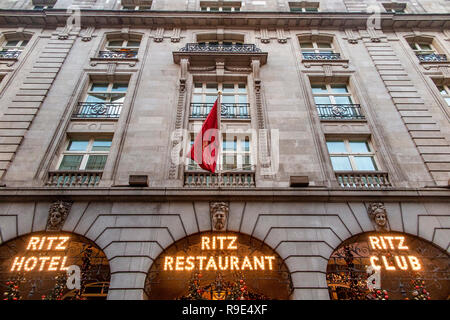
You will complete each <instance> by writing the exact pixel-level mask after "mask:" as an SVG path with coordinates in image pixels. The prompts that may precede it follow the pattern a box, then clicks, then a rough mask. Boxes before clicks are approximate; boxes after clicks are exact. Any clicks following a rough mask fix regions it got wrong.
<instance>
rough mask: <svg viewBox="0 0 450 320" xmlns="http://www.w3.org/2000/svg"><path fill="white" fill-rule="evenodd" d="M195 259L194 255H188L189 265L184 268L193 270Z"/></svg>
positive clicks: (187, 262) (187, 261)
mask: <svg viewBox="0 0 450 320" xmlns="http://www.w3.org/2000/svg"><path fill="white" fill-rule="evenodd" d="M194 260H195V258H194V257H187V258H186V264H187V265H188V266H185V267H184V269H185V270H187V271H191V270H192V269H194Z"/></svg>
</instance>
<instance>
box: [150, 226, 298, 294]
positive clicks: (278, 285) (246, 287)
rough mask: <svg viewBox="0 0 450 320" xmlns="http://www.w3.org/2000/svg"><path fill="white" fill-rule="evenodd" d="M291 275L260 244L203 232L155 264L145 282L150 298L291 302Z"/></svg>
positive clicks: (174, 247) (181, 242)
mask: <svg viewBox="0 0 450 320" xmlns="http://www.w3.org/2000/svg"><path fill="white" fill-rule="evenodd" d="M291 292H292V283H291V279H290V274H289V272H288V269H287V267H286V266H285V264H284V262H283V260H282V259H281V258H280V257H279V256H278V255H277V254H276V253H275V252H274V251H273V250H272V249H271V248H269V247H268V246H267V245H265V244H264V243H262V242H261V241H259V240H256V239H254V238H251V237H249V236H246V235H242V234H236V233H228V232H227V233H221V232H219V233H212V232H204V233H200V234H195V235H192V236H189V237H186V238H184V239H182V240H179V241H177V242H176V243H174V244H173V245H171V246H170V247H169V248H167V249H166V250H164V252H163V253H161V254H160V255H159V257H158V258H157V259H156V260H155V261H154V263H153V265H152V267H151V268H150V270H149V273H148V275H147V279H146V283H145V293H146V295H147V298H148V299H151V300H152V299H159V300H160V299H163V300H172V299H182V300H205V299H206V300H259V299H288V298H289V296H290V294H291Z"/></svg>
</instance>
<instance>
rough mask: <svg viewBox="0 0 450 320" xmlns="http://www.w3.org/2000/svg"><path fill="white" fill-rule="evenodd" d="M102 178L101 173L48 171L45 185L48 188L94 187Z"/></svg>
mask: <svg viewBox="0 0 450 320" xmlns="http://www.w3.org/2000/svg"><path fill="white" fill-rule="evenodd" d="M101 178H102V171H49V173H48V179H47V181H46V183H45V185H46V186H48V187H56V188H70V187H96V186H98V184H99V182H100V179H101Z"/></svg>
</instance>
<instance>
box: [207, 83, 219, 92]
mask: <svg viewBox="0 0 450 320" xmlns="http://www.w3.org/2000/svg"><path fill="white" fill-rule="evenodd" d="M206 92H217V83H207V84H206Z"/></svg>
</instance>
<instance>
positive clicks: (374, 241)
mask: <svg viewBox="0 0 450 320" xmlns="http://www.w3.org/2000/svg"><path fill="white" fill-rule="evenodd" d="M369 240H370V245H371V246H372V249H377V247H378V249H383V248H382V247H381V246H380V240H379V239H378V237H369Z"/></svg>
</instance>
